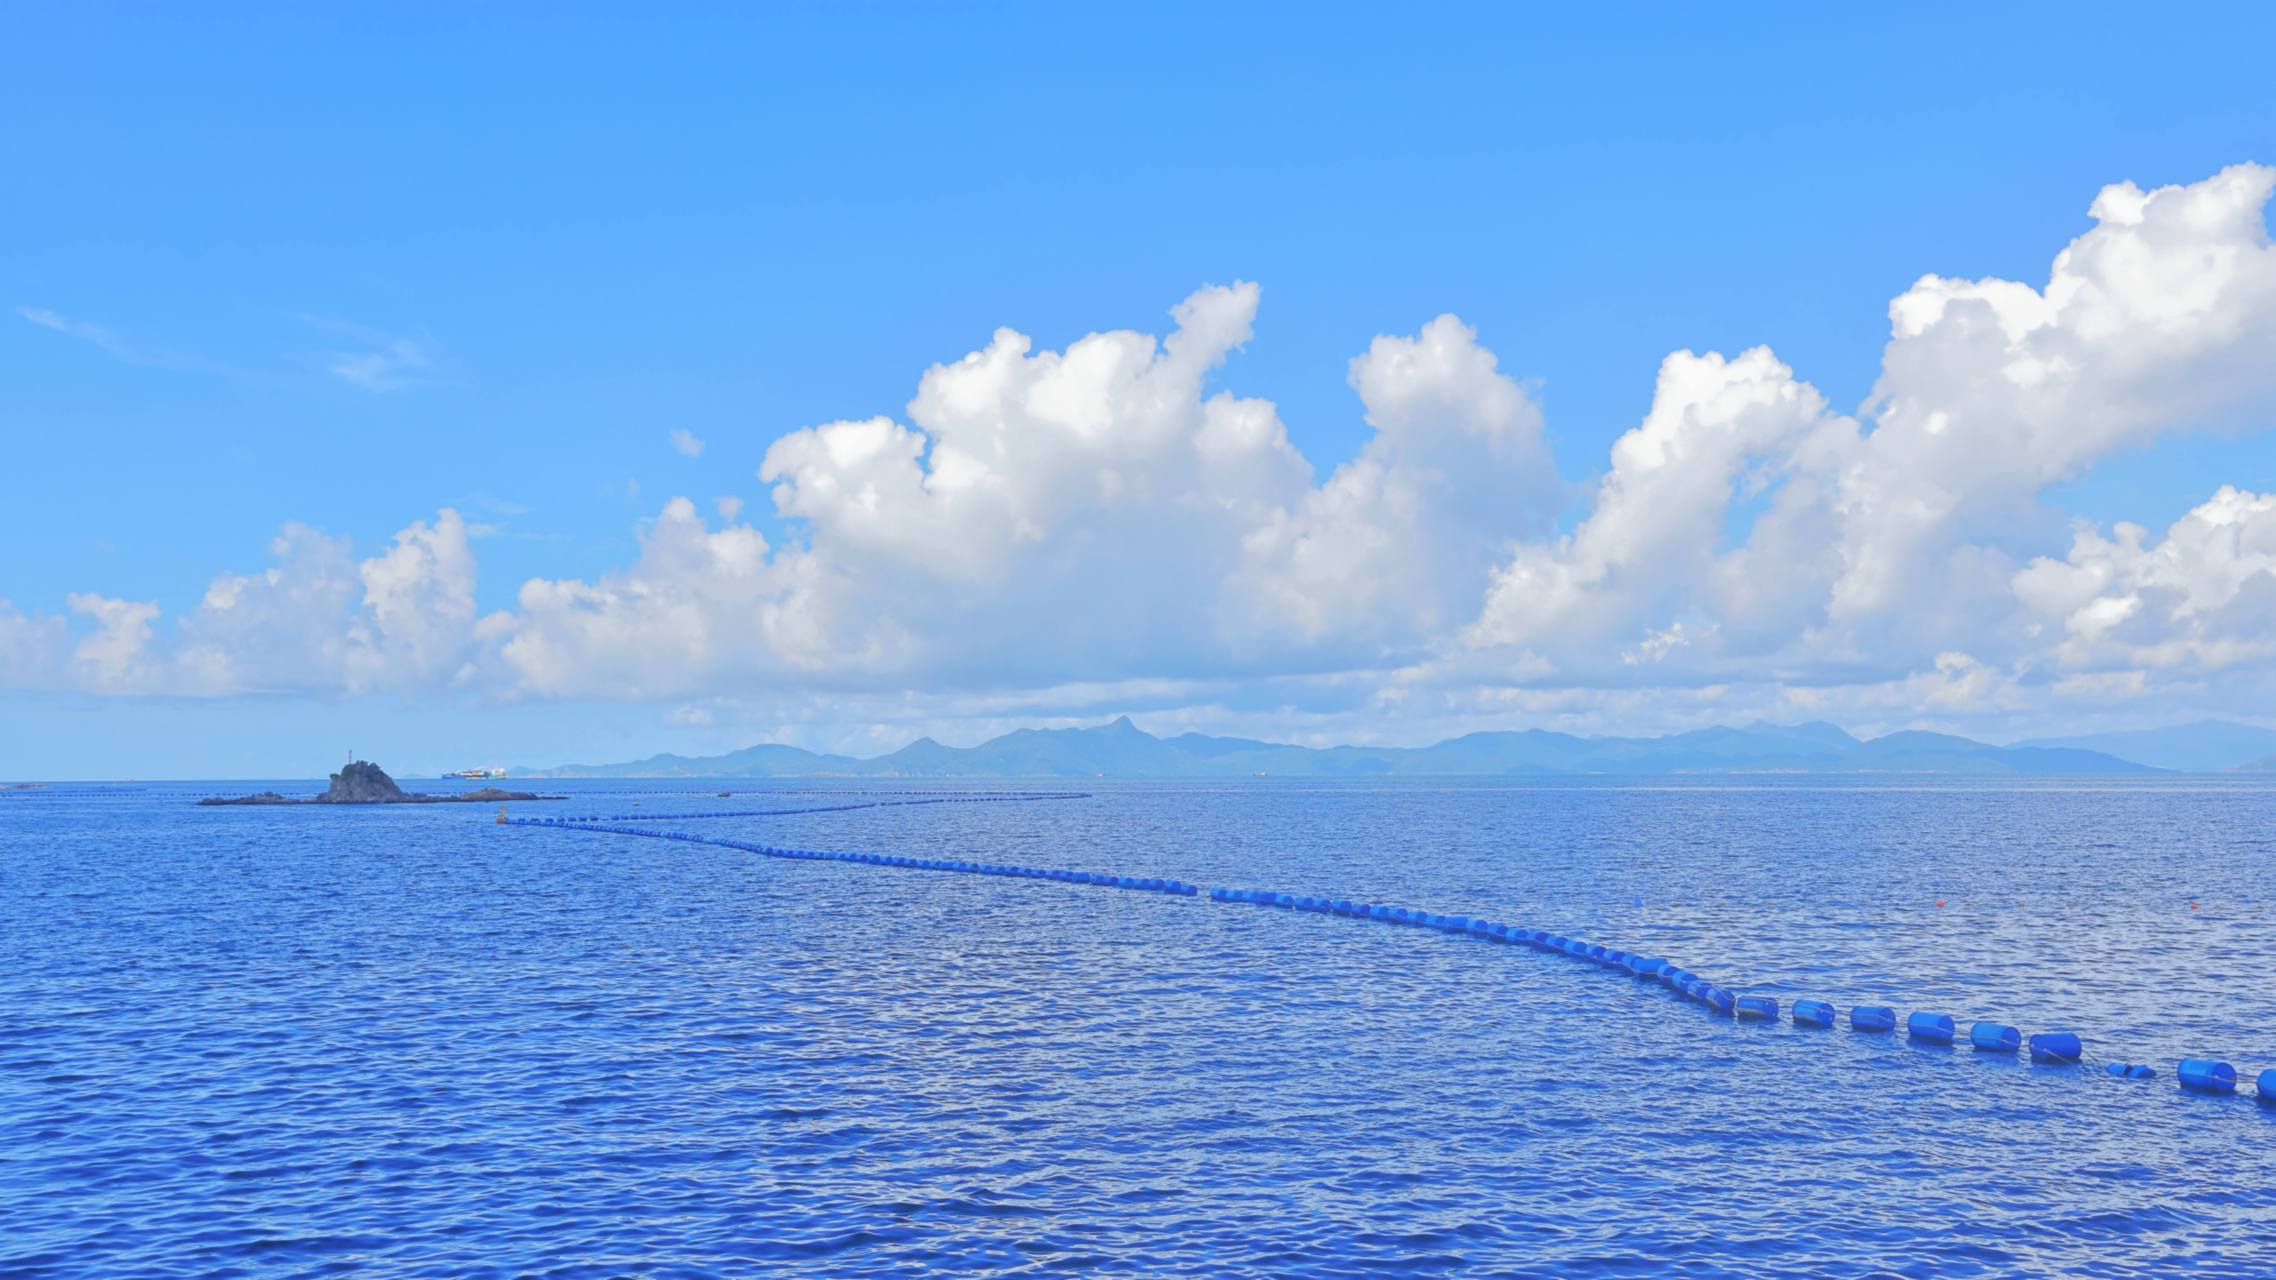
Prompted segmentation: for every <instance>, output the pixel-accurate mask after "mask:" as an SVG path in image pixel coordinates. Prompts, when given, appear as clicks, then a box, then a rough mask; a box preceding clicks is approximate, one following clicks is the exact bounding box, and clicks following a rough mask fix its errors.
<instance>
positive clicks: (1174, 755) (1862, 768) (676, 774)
mask: <svg viewBox="0 0 2276 1280" xmlns="http://www.w3.org/2000/svg"><path fill="white" fill-rule="evenodd" d="M2204 728H2205V727H2204V726H2189V727H2186V728H2184V729H2176V730H2171V731H2161V732H2169V733H2172V734H2175V735H2178V736H2177V737H2175V738H2174V739H2172V741H2171V742H2170V743H2169V744H2168V745H2169V746H2170V748H2171V749H2170V750H2167V751H2164V752H2163V753H2162V754H2160V757H2159V758H2160V759H2161V760H2178V761H2185V763H2179V764H2165V765H2160V764H2151V763H2147V762H2144V761H2143V760H2141V759H2139V758H2127V757H2123V756H2121V755H2119V754H2117V753H2115V752H2111V751H2104V750H2099V749H2096V748H2093V747H2089V746H2082V745H2076V744H2074V743H2072V742H2060V743H2058V742H2046V743H2019V744H2017V745H2015V746H2010V747H1997V746H1992V745H1990V744H1988V743H1982V742H1974V741H1971V740H1969V739H1967V738H1959V737H1954V736H1952V735H1950V734H1942V733H1922V732H1904V733H1892V734H1889V735H1887V736H1885V737H1880V738H1872V739H1859V738H1855V737H1852V736H1851V735H1850V734H1848V733H1846V732H1844V731H1843V730H1842V729H1840V728H1839V727H1837V726H1834V725H1830V724H1822V723H1812V724H1798V725H1774V724H1765V723H1757V724H1750V725H1747V726H1745V727H1744V728H1736V729H1733V728H1722V727H1717V728H1712V729H1698V730H1694V731H1692V732H1690V733H1678V734H1673V735H1670V736H1668V737H1664V738H1581V737H1575V736H1573V735H1572V734H1569V733H1551V732H1548V731H1546V730H1542V729H1528V730H1525V731H1523V732H1502V733H1472V734H1467V735H1464V736H1463V737H1459V738H1451V739H1448V740H1447V741H1445V742H1441V743H1439V744H1437V745H1436V746H1429V747H1325V748H1317V747H1297V746H1289V745H1286V744H1283V743H1275V742H1259V741H1256V740H1254V739H1250V738H1212V737H1206V736H1204V735H1202V734H1198V733H1187V734H1181V735H1179V736H1177V737H1175V738H1157V737H1155V736H1154V735H1152V734H1150V733H1147V732H1145V731H1144V730H1142V729H1140V728H1138V726H1136V725H1134V724H1132V723H1130V719H1129V717H1127V716H1124V717H1122V718H1120V719H1117V720H1115V721H1113V722H1112V723H1109V724H1104V725H1099V726H1097V727H1094V728H1087V729H1021V730H1018V731H1016V732H1013V733H1007V734H1005V735H1003V736H1002V737H1000V738H992V739H990V740H988V741H986V742H983V743H981V744H980V745H979V746H976V747H944V746H942V745H941V744H939V743H937V742H935V741H933V740H932V739H930V738H920V739H918V740H917V741H915V742H912V743H910V744H909V745H908V746H906V747H903V748H901V749H900V750H899V751H895V752H892V753H891V754H889V755H882V756H877V757H874V758H872V759H867V760H863V759H857V758H855V757H853V756H838V755H820V754H817V753H815V752H811V751H805V750H801V749H800V748H797V747H786V746H778V745H773V744H762V745H759V746H753V747H745V748H743V749H742V750H740V751H731V752H728V753H727V754H726V755H721V756H700V757H690V756H676V755H659V756H650V757H648V758H647V759H646V760H633V761H627V762H624V763H621V764H596V765H564V766H561V767H558V768H552V769H515V770H512V771H511V772H512V775H513V776H514V777H517V778H813V777H861V778H1090V777H1109V778H1247V777H1257V776H1264V777H1276V778H1381V777H1556V776H1560V775H1565V776H1572V775H1584V774H1626V775H1642V776H1648V775H1653V774H1739V773H1930V774H1992V775H2011V776H2012V775H2033V776H2054V775H2066V774H2140V773H2154V772H2157V771H2158V770H2159V769H2160V768H2181V769H2192V770H2195V769H2203V768H2207V767H2215V768H2234V767H2238V766H2240V765H2241V764H2243V763H2244V762H2245V761H2246V760H2249V759H2251V758H2252V756H2253V755H2254V754H2255V752H2254V750H2252V749H2251V742H2250V741H2248V740H2247V739H2248V738H2249V735H2250V734H2255V733H2257V734H2264V735H2267V737H2268V739H2269V742H2268V744H2267V748H2266V749H2267V750H2269V751H2276V733H2271V732H2270V731H2268V730H2264V729H2250V728H2249V726H2244V725H2227V726H2225V728H2226V729H2231V730H2243V731H2246V736H2245V737H2239V738H2237V739H2236V742H2237V743H2239V744H2243V745H2244V746H2245V748H2246V749H2244V750H2242V751H2239V752H2237V753H2236V754H2234V755H2230V756H2226V757H2224V758H2223V760H2224V762H2223V763H2222V764H2220V765H2217V766H2206V765H2202V764H2200V763H2197V762H2198V761H2200V760H2204V759H2210V758H2213V757H2214V756H2217V755H2218V754H2219V753H2218V752H2217V751H2200V752H2196V753H2194V754H2192V753H2191V751H2190V750H2189V749H2188V747H2187V740H2188V739H2189V738H2190V736H2191V735H2192V734H2195V735H2196V736H2197V737H2198V738H2199V739H2206V738H2208V737H2210V735H2208V734H2206V733H2204V732H2203V730H2204ZM2108 736H2109V737H2111V738H2126V737H2128V736H2129V735H2123V734H2116V735H2108ZM2152 739H2156V740H2157V741H2160V742H2162V741H2164V740H2163V739H2158V738H2157V735H2154V734H2153V735H2149V736H2148V737H2146V738H2144V742H2145V743H2149V742H2151V740H2152ZM2153 745H2154V744H2153ZM2261 767H2262V768H2270V767H2276V766H2272V765H2271V764H2270V762H2267V761H2263V762H2262V763H2261Z"/></svg>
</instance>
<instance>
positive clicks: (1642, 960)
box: [1209, 889, 2276, 1102]
mask: <svg viewBox="0 0 2276 1280" xmlns="http://www.w3.org/2000/svg"><path fill="white" fill-rule="evenodd" d="M1209 897H1210V900H1211V901H1213V902H1234V903H1245V904H1248V905H1250V906H1259V907H1275V908H1279V909H1281V910H1286V911H1309V912H1315V913H1318V914H1321V915H1333V916H1343V917H1346V918H1348V919H1353V920H1372V921H1379V922H1381V923H1384V924H1401V925H1409V926H1413V927H1416V928H1423V929H1434V930H1437V931H1439V932H1442V933H1457V934H1463V935H1466V936H1469V937H1474V938H1483V939H1485V940H1487V941H1490V942H1503V943H1513V944H1516V945H1519V946H1524V947H1530V948H1531V949H1533V950H1535V951H1542V952H1550V953H1555V954H1559V955H1564V956H1568V957H1570V958H1572V959H1576V960H1581V961H1585V962H1587V963H1590V964H1594V965H1596V966H1598V967H1600V968H1605V969H1615V970H1620V971H1623V972H1626V973H1627V974H1628V975H1629V976H1631V977H1634V978H1637V979H1640V980H1642V981H1645V982H1652V983H1657V984H1658V985H1659V986H1661V987H1663V988H1665V989H1667V990H1669V991H1673V992H1674V993H1676V994H1677V995H1680V996H1682V997H1683V998H1684V999H1686V1000H1689V1001H1691V1002H1692V1003H1694V1004H1700V1005H1704V1006H1706V1007H1707V1008H1708V1009H1709V1010H1711V1011H1712V1012H1714V1013H1717V1014H1720V1015H1722V1016H1725V1017H1729V1018H1732V1019H1734V1020H1736V1021H1739V1022H1764V1023H1775V1022H1777V1021H1778V1001H1777V999H1776V998H1775V997H1773V996H1758V995H1740V994H1738V993H1736V992H1734V991H1732V990H1731V989H1730V988H1728V987H1724V986H1720V985H1717V984H1715V983H1713V982H1710V981H1708V980H1707V979H1705V978H1701V977H1700V976H1698V975H1697V974H1695V973H1692V972H1691V971H1690V970H1688V969H1685V968H1683V967H1682V966H1680V965H1678V964H1676V963H1675V962H1674V961H1671V960H1667V959H1663V958H1661V957H1657V956H1640V955H1632V954H1630V953H1629V952H1626V951H1622V950H1620V949H1618V948H1616V947H1607V946H1604V945H1602V944H1600V943H1593V942H1588V941H1585V940H1583V939H1580V938H1569V937H1566V936H1565V935H1563V934H1560V933H1552V932H1549V931H1548V930H1545V929H1530V928H1526V927H1524V926H1522V925H1511V924H1501V923H1497V922H1495V921H1490V920H1478V919H1474V918H1472V917H1470V916H1446V915H1438V914H1436V913H1433V912H1428V911H1417V910H1413V909H1411V908H1408V907H1394V906H1386V905H1384V904H1382V903H1373V902H1354V901H1351V900H1349V899H1345V898H1315V897H1307V896H1304V895H1301V894H1290V893H1280V892H1278V891H1275V890H1269V889H1211V890H1210V891H1209ZM1791 1016H1792V1018H1793V1022H1794V1025H1795V1026H1797V1027H1816V1028H1827V1029H1830V1028H1832V1027H1833V1026H1834V1025H1835V1024H1836V1022H1837V1021H1838V1019H1839V1016H1840V1015H1839V1012H1838V1011H1837V1010H1836V1009H1835V1008H1834V1006H1833V1005H1832V1004H1830V1003H1828V1002H1826V1001H1824V1000H1796V1001H1795V1002H1794V1005H1793V1010H1792V1015H1791ZM1904 1025H1905V1035H1906V1037H1907V1038H1908V1039H1910V1040H1912V1041H1913V1042H1914V1043H1917V1044H1924V1045H1931V1046H1949V1045H1951V1044H1953V1043H1954V1041H1955V1040H1957V1039H1958V1038H1959V1033H1960V1029H1959V1025H1958V1024H1957V1023H1956V1022H1955V1021H1954V1020H1953V1018H1952V1017H1951V1015H1949V1014H1943V1013H1914V1014H1911V1015H1909V1016H1908V1017H1906V1019H1905V1024H1904ZM1849 1027H1850V1030H1852V1031H1857V1032H1865V1033H1893V1032H1894V1031H1895V1030H1896V1029H1897V1011H1896V1010H1894V1009H1892V1008H1890V1007H1888V1006H1887V1005H1855V1006H1852V1007H1851V1008H1850V1010H1849ZM1968 1044H1969V1045H1970V1046H1971V1047H1972V1048H1974V1049H1975V1050H1976V1051H1977V1052H1978V1053H1991V1054H2018V1053H2023V1052H2028V1053H2029V1055H2030V1058H2031V1061H2033V1062H2035V1063H2040V1064H2043V1065H2046V1066H2077V1065H2078V1064H2079V1063H2081V1062H2082V1061H2084V1059H2085V1057H2086V1045H2085V1043H2084V1042H2083V1041H2081V1040H2080V1039H2079V1037H2078V1036H2077V1035H2075V1034H2073V1033H2071V1032H2068V1031H2049V1032H2041V1033H2039V1034H2036V1035H2030V1036H2026V1035H2024V1034H2023V1032H2022V1031H2020V1030H2019V1029H2017V1028H2015V1027H2011V1026H2008V1025H2007V1024H2005V1023H2000V1022H1976V1023H1971V1024H1970V1025H1969V1027H1968ZM2106 1070H2107V1072H2108V1073H2109V1074H2110V1075H2113V1076H2116V1077H2119V1078H2121V1079H2127V1080H2149V1079H2153V1078H2155V1077H2156V1075H2157V1072H2156V1070H2155V1069H2153V1068H2151V1067H2149V1066H2146V1065H2143V1064H2140V1063H2111V1064H2110V1065H2109V1066H2108V1067H2107V1068H2106ZM2176 1074H2177V1076H2178V1078H2179V1080H2180V1083H2181V1087H2182V1088H2184V1089H2188V1090H2190V1091H2192V1092H2196V1093H2214V1094H2226V1093H2235V1092H2236V1079H2237V1077H2236V1070H2235V1069H2234V1068H2233V1067H2231V1066H2230V1065H2229V1064H2228V1063H2225V1062H2217V1061H2214V1060H2212V1059H2209V1058H2189V1059H2185V1060H2183V1062H2182V1063H2181V1065H2180V1068H2179V1070H2178V1071H2177V1072H2176ZM2254 1088H2255V1089H2256V1091H2257V1092H2258V1095H2259V1097H2260V1098H2261V1100H2263V1101H2266V1102H2276V1069H2271V1070H2268V1071H2263V1072H2261V1073H2260V1075H2259V1077H2258V1078H2257V1079H2256V1080H2255V1081H2254Z"/></svg>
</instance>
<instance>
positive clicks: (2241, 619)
mask: <svg viewBox="0 0 2276 1280" xmlns="http://www.w3.org/2000/svg"><path fill="white" fill-rule="evenodd" d="M2111 532H2112V536H2108V537H2105V536H2104V535H2103V534H2102V533H2101V532H2099V531H2098V530H2095V529H2093V528H2084V529H2081V530H2079V531H2078V535H2077V537H2076V539H2075V540H2074V541H2073V542H2072V544H2071V550H2070V554H2069V555H2068V556H2067V557H2065V558H2064V559H2061V560H2056V559H2054V558H2052V557H2047V556H2042V557H2040V558H2038V559H2036V560H2034V561H2032V562H2031V565H2030V567H2029V568H2027V569H2025V570H2023V571H2022V572H2021V573H2018V574H2017V575H2015V594H2016V596H2017V597H2018V598H2019V599H2021V600H2022V602H2023V604H2024V606H2025V607H2026V608H2028V609H2029V610H2030V611H2031V612H2032V614H2033V615H2035V616H2036V617H2037V618H2038V619H2040V620H2041V621H2042V622H2043V623H2044V625H2045V627H2046V628H2047V630H2048V632H2049V633H2050V634H2051V635H2052V636H2053V638H2054V645H2053V648H2052V651H2051V654H2050V657H2051V658H2052V660H2053V662H2054V663H2055V664H2057V665H2058V666H2060V667H2062V668H2065V669H2070V670H2088V671H2112V670H2118V671H2123V670H2127V669H2134V670H2146V671H2167V670H2174V669H2180V670H2183V671H2188V672H2211V671H2218V670H2221V669H2222V668H2225V667H2230V666H2234V665H2236V664H2238V663H2242V662H2251V661H2257V660H2265V659H2268V658H2270V657H2271V656H2276V494H2265V493H2245V492H2243V491H2241V490H2238V489H2234V488H2228V487H2224V488H2222V489H2221V491H2220V492H2219V493H2216V494H2214V495H2213V497H2212V499H2211V500H2210V501H2207V502H2206V503H2205V504H2204V505H2202V506H2200V507H2198V508H2196V509H2195V510H2193V511H2191V512H2190V513H2189V514H2187V515H2185V516H2183V517H2182V518H2181V519H2179V520H2177V521H2175V522H2174V524H2173V527H2172V528H2170V529H2168V530H2167V531H2166V535H2165V537H2164V539H2163V540H2162V541H2159V542H2156V543H2151V542H2149V540H2148V539H2149V531H2148V530H2146V529H2144V528H2142V527H2141V526H2140V525H2134V524H2119V525H2118V526H2116V527H2115V528H2114V529H2113V530H2112V531H2111Z"/></svg>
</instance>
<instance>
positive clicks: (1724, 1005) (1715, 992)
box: [1700, 985, 1737, 1013]
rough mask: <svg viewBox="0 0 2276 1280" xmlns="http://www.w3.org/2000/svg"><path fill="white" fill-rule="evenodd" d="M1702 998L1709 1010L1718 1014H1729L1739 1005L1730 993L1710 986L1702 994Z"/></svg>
mask: <svg viewBox="0 0 2276 1280" xmlns="http://www.w3.org/2000/svg"><path fill="white" fill-rule="evenodd" d="M1700 998H1701V999H1702V1000H1704V1001H1706V1004H1707V1007H1708V1008H1710V1009H1713V1010H1714V1011H1715V1012H1717V1013H1729V1012H1730V1011H1731V1009H1732V1007H1733V1006H1734V1005H1735V1004H1736V1003H1737V999H1736V997H1734V996H1732V995H1731V993H1730V992H1729V991H1726V990H1724V989H1723V988H1721V987H1718V986H1713V985H1710V986H1708V988H1707V989H1706V990H1705V991H1703V992H1701V993H1700Z"/></svg>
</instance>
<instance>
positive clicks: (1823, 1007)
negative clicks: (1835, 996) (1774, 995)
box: [1794, 1000, 1833, 1027]
mask: <svg viewBox="0 0 2276 1280" xmlns="http://www.w3.org/2000/svg"><path fill="white" fill-rule="evenodd" d="M1794 1025H1795V1026H1797V1027H1830V1026H1832V1025H1833V1006H1832V1005H1830V1004H1827V1003H1826V1002H1825V1001H1823V1000H1796V1001H1795V1002H1794Z"/></svg>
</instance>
